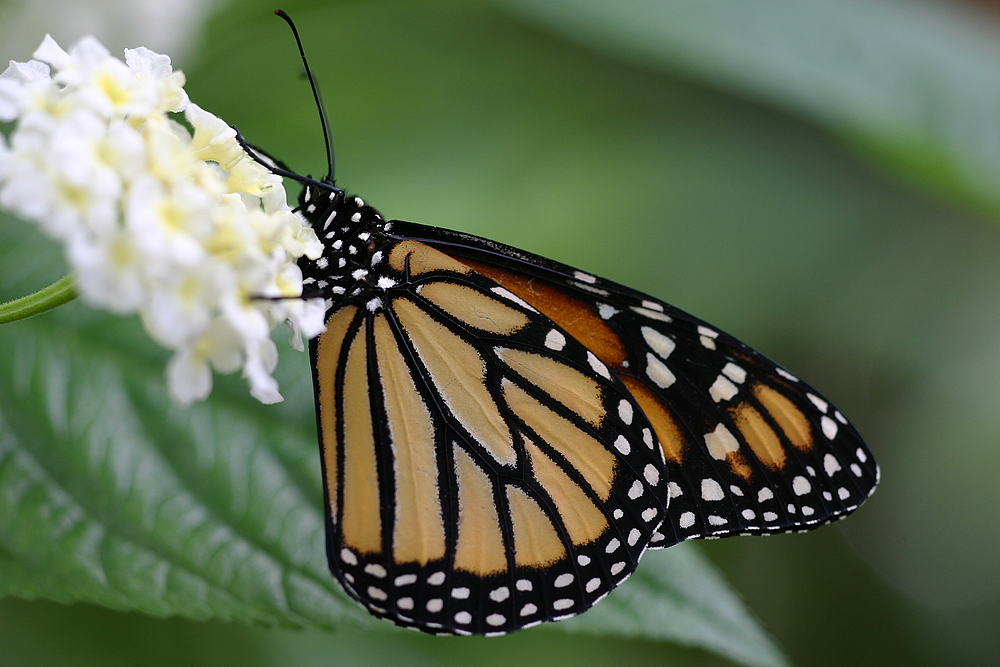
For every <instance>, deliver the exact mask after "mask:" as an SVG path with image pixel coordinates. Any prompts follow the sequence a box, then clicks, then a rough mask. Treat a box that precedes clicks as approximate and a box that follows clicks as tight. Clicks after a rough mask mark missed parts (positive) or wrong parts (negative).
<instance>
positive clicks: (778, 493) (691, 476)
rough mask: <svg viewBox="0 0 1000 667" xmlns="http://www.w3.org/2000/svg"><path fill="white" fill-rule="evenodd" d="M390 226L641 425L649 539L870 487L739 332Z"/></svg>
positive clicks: (756, 522)
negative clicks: (655, 498)
mask: <svg viewBox="0 0 1000 667" xmlns="http://www.w3.org/2000/svg"><path fill="white" fill-rule="evenodd" d="M393 233H394V234H396V235H398V236H400V237H406V238H410V239H418V240H420V241H421V242H423V243H427V244H429V245H431V246H433V247H435V248H437V249H439V250H441V251H442V252H444V253H446V254H448V255H449V256H452V257H454V258H457V259H460V260H461V261H463V262H465V263H466V264H468V265H469V266H472V267H473V268H474V269H475V270H476V271H478V272H480V273H482V274H484V275H486V276H489V277H490V278H492V279H493V280H494V281H495V282H497V283H498V284H499V285H502V286H503V287H504V288H506V289H508V290H509V291H510V292H512V293H514V294H516V295H518V296H519V297H520V298H521V299H523V300H524V301H526V302H528V303H531V304H532V305H533V306H534V307H535V308H537V309H538V310H539V311H541V312H542V313H543V314H545V315H546V316H548V317H549V318H550V319H551V320H552V321H553V322H555V323H556V324H557V325H559V326H560V327H562V328H563V329H564V330H566V331H567V332H568V333H569V334H571V335H572V336H573V337H575V338H577V339H578V340H579V341H580V342H581V343H583V344H584V345H585V346H586V347H587V348H588V349H590V350H591V351H592V352H593V353H594V354H596V356H597V357H598V358H600V359H601V360H602V361H603V362H604V363H605V364H606V365H607V366H608V367H609V368H610V369H611V370H612V372H613V373H614V375H615V376H616V377H617V378H618V379H619V380H620V381H621V382H622V383H623V384H624V385H625V386H626V387H627V388H628V389H629V391H630V393H631V394H632V397H633V399H634V400H635V402H636V403H637V404H638V405H639V406H640V407H641V408H642V410H643V414H644V416H645V417H646V418H647V419H648V420H649V421H650V423H651V424H652V425H653V428H654V431H655V433H656V435H657V440H658V441H659V442H660V443H661V446H662V448H663V453H664V458H665V461H666V468H667V477H668V512H667V513H668V518H667V520H666V521H665V522H664V524H663V526H662V527H661V530H660V531H659V532H658V534H657V535H655V536H654V539H653V542H652V544H651V546H654V547H666V546H670V545H671V544H675V543H676V542H679V541H682V540H686V539H692V538H697V537H726V536H730V535H746V534H771V533H779V532H788V531H796V530H805V529H808V528H811V527H814V526H817V525H820V524H822V523H826V522H828V521H831V520H834V519H838V518H842V517H844V516H846V515H847V514H849V513H850V512H852V511H853V510H854V509H856V508H857V507H858V506H859V505H860V504H861V503H862V502H863V501H864V500H865V499H866V498H867V497H868V496H869V495H871V493H872V492H873V491H874V489H875V486H876V484H877V483H878V476H879V471H878V466H877V465H876V463H875V460H874V458H873V457H872V455H871V453H870V452H869V451H868V449H867V447H866V446H865V444H864V442H863V441H862V439H861V437H860V436H859V435H858V433H857V431H856V430H855V429H854V428H853V427H852V426H851V425H850V423H848V421H847V420H846V419H845V418H844V416H843V415H842V414H841V413H840V412H839V411H838V410H837V409H836V408H834V407H833V406H832V405H831V404H830V402H829V401H827V400H826V399H825V398H823V397H822V396H821V395H820V394H819V393H818V392H816V391H815V390H814V389H813V388H811V387H809V386H808V385H807V384H805V383H804V382H802V381H801V380H800V379H798V378H797V377H795V376H794V375H792V374H791V373H789V372H788V371H786V370H785V369H783V368H781V367H780V366H778V365H776V364H775V363H773V362H772V361H770V360H769V359H767V358H766V357H764V356H763V355H761V354H760V353H758V352H756V351H754V350H753V349H751V348H750V347H748V346H746V345H744V344H743V343H741V342H739V341H738V340H737V339H735V338H733V337H732V336H729V335H728V334H725V333H723V332H721V331H719V330H718V329H716V328H714V327H711V326H709V325H708V324H706V323H705V322H703V321H701V320H699V319H697V318H695V317H692V316H691V315H688V314H687V313H685V312H683V311H681V310H679V309H677V308H674V307H673V306H670V305H669V304H666V303H664V302H662V301H659V300H657V299H654V298H652V297H649V296H647V295H645V294H642V293H640V292H637V291H635V290H632V289H629V288H627V287H623V286H621V285H617V284H615V283H613V282H611V281H607V280H603V279H600V278H597V277H595V276H592V275H589V274H586V273H584V272H581V271H578V270H575V269H573V268H572V267H569V266H566V265H563V264H560V263H558V262H553V261H551V260H548V259H545V258H542V257H539V256H537V255H533V254H531V253H526V252H524V251H521V250H517V249H515V248H511V247H509V246H505V245H502V244H499V243H496V242H493V241H489V240H486V239H481V238H479V237H475V236H471V235H467V234H462V233H460V232H453V231H449V230H444V229H439V228H434V227H426V226H423V225H416V224H413V223H398V222H397V223H395V226H394V227H393Z"/></svg>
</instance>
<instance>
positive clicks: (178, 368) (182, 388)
mask: <svg viewBox="0 0 1000 667" xmlns="http://www.w3.org/2000/svg"><path fill="white" fill-rule="evenodd" d="M167 387H168V388H169V390H170V397H171V398H172V399H173V400H174V402H175V403H178V404H180V405H190V404H191V403H194V402H195V401H203V400H205V399H206V398H208V395H209V393H211V391H212V370H211V368H209V366H208V363H207V362H206V361H205V360H204V359H202V358H200V357H199V356H198V355H196V354H195V353H194V352H193V351H191V350H190V349H182V350H179V351H177V352H176V353H175V354H174V356H172V357H171V358H170V361H169V362H167Z"/></svg>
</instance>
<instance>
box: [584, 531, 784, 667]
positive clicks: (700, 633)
mask: <svg viewBox="0 0 1000 667" xmlns="http://www.w3.org/2000/svg"><path fill="white" fill-rule="evenodd" d="M565 625H566V626H567V628H568V629H573V630H575V631H579V632H592V633H595V634H609V635H619V636H625V637H644V638H647V639H653V638H655V639H665V640H669V641H673V642H677V643H679V644H684V645H687V646H698V647H702V648H707V649H709V650H712V651H714V652H716V653H718V654H720V655H724V656H726V657H728V658H730V659H731V660H733V661H734V662H739V663H742V664H744V665H758V666H760V667H763V666H765V665H784V664H787V663H786V662H785V659H784V657H783V656H782V654H781V652H780V651H779V650H778V648H777V647H776V646H775V645H774V643H773V642H772V641H771V639H770V638H769V637H768V636H767V634H765V633H764V632H763V630H761V628H760V626H759V625H758V624H757V623H756V622H755V620H754V618H753V617H752V616H751V615H750V614H749V613H748V611H747V609H746V607H745V606H744V604H743V601H742V600H741V599H740V597H739V595H737V594H736V593H734V592H733V591H732V589H730V588H729V586H728V585H727V584H726V583H725V581H724V580H723V579H722V577H721V575H720V574H719V573H718V571H717V570H716V569H715V568H714V567H713V566H712V565H710V564H709V563H708V561H706V560H705V559H704V558H703V557H702V556H701V555H700V552H698V550H697V549H695V548H694V546H693V545H692V544H690V543H686V544H679V545H677V546H674V547H671V548H669V549H665V550H662V551H653V552H648V553H647V554H646V555H645V557H644V558H643V561H642V565H640V567H639V569H638V570H636V572H635V574H633V575H632V577H631V578H630V579H629V580H628V581H627V582H626V583H625V584H624V585H623V586H622V587H621V588H620V589H619V590H617V591H616V592H615V593H613V594H612V595H611V596H609V597H608V599H607V600H605V601H604V602H602V603H601V604H600V605H598V606H597V607H595V608H594V610H593V611H590V612H588V613H586V614H582V615H580V616H577V617H576V618H573V619H570V620H569V621H566V622H565Z"/></svg>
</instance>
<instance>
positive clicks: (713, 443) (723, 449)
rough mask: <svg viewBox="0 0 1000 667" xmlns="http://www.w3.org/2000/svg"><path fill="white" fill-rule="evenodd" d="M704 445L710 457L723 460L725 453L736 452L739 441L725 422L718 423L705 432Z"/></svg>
mask: <svg viewBox="0 0 1000 667" xmlns="http://www.w3.org/2000/svg"><path fill="white" fill-rule="evenodd" d="M705 446H706V447H708V453H709V454H711V455H712V458H714V459H717V460H719V461H723V460H725V458H726V454H728V453H730V452H736V451H739V449H740V443H739V441H738V440H737V439H736V436H734V435H733V434H732V433H730V431H729V429H728V428H726V426H725V424H721V423H720V424H719V425H718V426H716V427H715V430H714V431H712V432H711V433H706V434H705Z"/></svg>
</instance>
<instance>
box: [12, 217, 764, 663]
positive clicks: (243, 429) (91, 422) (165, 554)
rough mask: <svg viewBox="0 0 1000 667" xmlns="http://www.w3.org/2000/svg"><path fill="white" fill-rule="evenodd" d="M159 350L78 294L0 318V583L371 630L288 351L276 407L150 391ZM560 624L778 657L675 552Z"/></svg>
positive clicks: (15, 232) (302, 386) (303, 369)
mask: <svg viewBox="0 0 1000 667" xmlns="http://www.w3.org/2000/svg"><path fill="white" fill-rule="evenodd" d="M15 224H16V223H14V222H12V221H9V220H6V221H5V222H4V226H3V227H2V228H0V229H2V238H0V240H2V247H3V248H4V261H3V262H2V268H0V284H2V285H3V286H4V291H5V292H11V291H15V292H16V291H17V290H18V289H23V288H24V286H25V283H26V282H31V281H32V280H34V279H35V278H36V276H34V275H33V272H27V274H26V275H22V276H21V278H20V279H19V277H18V275H17V274H18V273H19V272H20V269H19V266H18V264H17V263H16V262H15V261H14V258H17V257H31V256H34V257H38V256H40V255H41V256H44V251H41V250H40V249H39V243H38V239H36V238H33V236H32V235H31V234H30V233H28V230H27V226H23V228H22V226H21V225H17V226H15ZM165 357H166V355H165V354H164V352H163V351H161V350H159V349H158V348H156V346H155V345H154V344H153V343H151V342H149V341H147V340H145V338H144V335H143V333H142V332H141V330H140V329H139V327H138V325H137V323H136V322H135V320H134V318H116V317H111V316H106V315H102V314H99V313H94V312H90V311H88V310H87V309H86V307H85V306H83V305H82V304H80V303H74V304H71V305H70V306H68V307H64V308H62V309H59V310H57V311H52V312H50V313H46V314H44V315H42V316H39V317H34V318H31V319H29V320H23V321H19V322H15V323H13V324H9V325H6V326H3V327H0V593H3V594H8V595H11V594H12V595H18V596H21V597H26V598H49V599H52V600H58V601H62V602H76V601H85V602H92V603H97V604H101V605H105V606H108V607H111V608H114V609H121V610H137V611H142V612H144V613H147V614H151V615H155V616H171V615H179V616H184V617H187V618H191V619H217V620H226V621H239V622H243V623H256V624H265V625H282V626H304V627H319V628H336V627H341V626H343V625H345V624H347V625H353V626H359V625H373V626H374V625H376V624H378V625H382V626H385V627H388V626H387V624H384V623H379V622H377V621H374V620H373V619H371V618H370V617H369V616H368V615H367V614H366V613H365V612H364V611H362V610H361V609H360V607H358V606H357V605H355V604H353V603H352V602H350V601H348V600H347V599H346V597H345V596H344V594H343V593H342V592H341V591H340V590H339V588H338V587H337V584H336V583H335V581H334V579H333V578H332V576H331V575H330V574H329V572H328V570H327V566H326V560H325V546H324V545H325V542H324V532H323V516H322V487H321V479H320V473H319V457H318V453H317V447H316V442H315V427H314V417H313V414H312V402H311V399H310V398H309V391H310V389H309V385H310V382H309V373H308V368H307V366H306V365H305V357H304V355H300V357H299V358H296V359H295V360H294V362H295V363H294V364H289V366H290V368H287V369H284V370H285V372H284V373H283V377H282V378H281V381H282V388H283V390H284V391H285V392H286V394H287V395H288V396H289V397H294V402H293V401H287V402H286V403H284V404H282V405H281V406H278V407H264V406H259V405H257V404H255V403H254V401H253V400H252V399H250V398H249V396H248V395H247V393H246V389H245V388H244V387H243V385H242V383H241V382H239V381H235V380H234V381H230V379H223V380H222V381H220V382H219V386H217V388H216V391H215V392H214V393H213V396H212V398H211V400H209V401H208V402H206V403H204V404H201V405H197V406H195V407H193V408H190V409H181V408H178V407H175V406H173V405H171V404H170V402H169V400H168V398H167V394H166V391H165V388H164V380H163V367H164V363H165ZM286 361H287V360H286ZM300 362H301V363H300ZM564 625H565V628H566V629H567V630H570V629H572V630H574V631H577V632H588V633H594V634H602V635H615V636H621V637H642V638H646V639H654V640H661V639H669V640H672V641H676V642H679V643H682V644H686V645H689V646H698V647H703V648H706V649H709V650H712V651H716V652H718V653H720V654H722V655H727V656H729V657H731V658H733V659H735V660H738V661H740V662H742V663H744V664H747V665H781V664H784V663H783V662H782V658H781V655H780V653H779V652H778V650H777V649H776V648H775V647H774V646H773V644H771V643H770V641H769V640H768V638H767V637H766V636H765V635H764V634H763V632H762V631H761V630H760V628H759V626H758V625H757V624H756V622H755V621H754V619H753V618H752V617H751V616H750V615H749V613H748V612H747V611H746V610H745V609H744V608H743V606H742V605H741V603H740V602H739V600H738V598H737V596H736V595H735V594H734V593H732V592H731V591H730V590H729V589H728V588H727V587H726V585H725V584H724V583H723V582H722V580H721V578H720V577H719V575H718V574H717V573H716V572H715V571H714V570H713V569H712V568H711V567H710V566H709V565H707V563H705V562H704V560H703V559H702V558H701V556H699V555H698V553H697V552H696V551H695V550H693V549H691V548H689V547H681V548H676V549H673V550H670V551H669V552H668V553H666V554H657V555H656V556H655V557H653V556H650V557H647V558H646V561H645V562H644V563H643V566H642V568H641V570H640V573H639V574H637V575H636V576H634V577H633V578H632V580H631V581H630V582H628V583H627V584H626V585H625V586H623V587H622V590H620V591H618V592H616V593H614V594H613V595H612V596H610V598H609V599H608V600H607V601H606V602H604V603H603V604H602V605H600V606H599V607H598V608H597V609H595V610H593V611H592V612H589V613H588V614H587V615H585V616H583V617H582V618H581V619H580V620H579V621H577V622H575V623H572V624H564Z"/></svg>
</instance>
